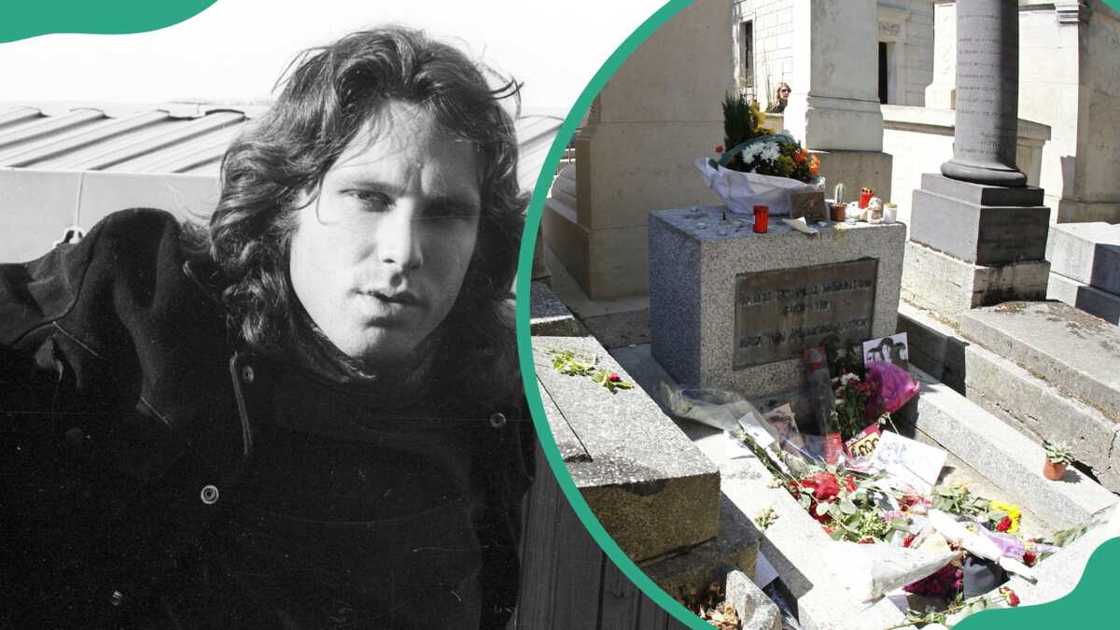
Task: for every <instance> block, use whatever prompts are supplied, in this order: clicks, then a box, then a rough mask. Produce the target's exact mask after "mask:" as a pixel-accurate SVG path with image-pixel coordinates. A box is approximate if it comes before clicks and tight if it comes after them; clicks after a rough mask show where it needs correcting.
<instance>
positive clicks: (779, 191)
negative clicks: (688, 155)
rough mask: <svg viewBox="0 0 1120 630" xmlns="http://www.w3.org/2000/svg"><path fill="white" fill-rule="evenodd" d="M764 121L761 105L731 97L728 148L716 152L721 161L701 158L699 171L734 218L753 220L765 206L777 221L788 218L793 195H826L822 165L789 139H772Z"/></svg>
mask: <svg viewBox="0 0 1120 630" xmlns="http://www.w3.org/2000/svg"><path fill="white" fill-rule="evenodd" d="M761 118H762V114H761V112H760V111H759V109H758V105H757V104H756V103H748V102H747V100H746V98H744V97H743V96H741V95H736V96H731V95H728V96H726V97H725V98H724V101H723V129H724V139H723V142H724V143H723V144H722V145H719V146H717V147H716V153H717V154H718V157H716V158H700V159H698V160H696V168H697V169H698V170H699V171H700V174H701V175H702V176H703V177H704V180H705V181H706V182H707V183H708V187H709V188H711V189H712V191H713V192H715V193H716V194H717V195H719V196H720V198H721V199H723V201H724V203H725V204H727V207H728V208H729V209H730V210H731V211H732V212H738V213H744V214H750V213H751V212H752V208H751V207H752V206H753V205H755V204H764V205H766V206H768V207H769V208H770V214H772V215H788V214H789V212H790V203H789V193H791V192H804V191H813V190H822V186H823V183H822V182H820V181H819V180H818V178H817V172H818V170H819V168H820V162H819V161H818V160H817V158H816V156H811V155H809V152H808V151H806V150H805V149H804V148H803V147H802V146H801V144H800V143H799V142H798V141H797V140H795V139H793V137H792V136H790V135H789V134H788V133H785V132H781V133H776V134H770V133H768V132H767V131H766V130H765V129H763V128H762V127H761V126H760V121H761ZM725 147H727V148H726V150H725Z"/></svg>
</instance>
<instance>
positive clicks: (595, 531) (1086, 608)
mask: <svg viewBox="0 0 1120 630" xmlns="http://www.w3.org/2000/svg"><path fill="white" fill-rule="evenodd" d="M1104 1H1105V4H1106V5H1108V6H1109V7H1110V8H1112V9H1114V10H1118V11H1120V0H1104ZM688 4H689V0H671V1H670V2H668V3H667V4H666V5H665V6H663V7H662V8H661V9H659V10H658V11H657V12H656V13H654V14H653V15H652V16H651V17H650V18H649V19H648V20H646V21H645V22H644V23H642V25H641V26H639V27H638V29H637V30H636V31H634V33H632V34H631V35H630V36H629V37H628V38H627V39H626V40H625V41H624V42H623V43H622V44H621V45H620V46H619V47H618V48H617V49H616V50H615V51H614V53H612V54H611V56H610V57H609V58H607V61H606V63H604V64H603V66H602V67H601V68H600V69H599V71H598V72H596V73H595V76H594V77H592V79H591V82H590V83H589V84H588V85H587V87H586V88H584V90H583V92H582V93H581V94H580V96H579V98H578V99H577V100H576V103H575V105H574V106H573V107H572V109H571V110H570V111H569V113H568V116H567V118H565V120H564V123H563V125H561V127H560V130H559V132H558V133H557V136H556V139H555V141H554V142H553V144H552V147H551V149H550V150H549V152H548V157H547V159H545V162H544V165H543V167H542V168H541V177H540V178H539V179H538V180H537V184H536V187H535V188H534V190H533V198H532V201H531V202H530V204H529V210H528V217H527V221H526V225H525V232H524V234H523V236H522V241H521V252H520V256H519V259H518V262H519V264H518V274H517V278H518V279H517V295H519V296H522V299H519V300H518V301H517V315H516V317H517V346H518V352H519V353H520V361H521V376H522V379H523V381H524V383H525V396H526V398H527V399H528V401H529V406H530V408H531V410H532V415H533V422H534V425H535V426H536V429H537V435H538V436H539V438H540V443H541V449H542V450H543V451H544V454H545V457H546V459H547V460H548V464H549V467H550V468H551V469H552V472H553V474H554V475H555V476H556V479H557V481H558V483H559V485H560V488H561V490H562V491H563V493H564V496H565V497H567V499H568V502H569V503H570V504H571V505H572V508H573V509H574V510H575V513H576V515H577V516H578V517H579V519H580V522H582V523H583V525H584V527H586V528H587V531H588V532H590V534H591V536H592V538H594V539H595V542H596V543H598V544H599V546H600V547H601V548H602V549H603V551H604V552H605V553H606V555H607V556H608V557H609V558H610V559H611V561H612V562H614V563H615V565H616V566H618V568H619V569H620V570H621V571H622V573H623V574H624V575H626V577H627V578H628V579H630V581H632V582H633V583H634V584H635V585H637V586H638V588H639V589H641V591H642V592H643V593H644V594H645V595H646V596H647V597H649V598H650V599H651V600H652V601H654V602H655V603H657V604H658V605H659V606H661V607H662V608H664V609H665V610H666V611H668V612H669V613H670V614H672V615H673V617H675V618H676V619H677V620H678V621H680V622H681V623H683V624H685V625H686V626H688V627H690V628H696V629H698V630H704V629H707V630H710V629H711V626H709V625H708V624H706V623H705V622H704V621H702V620H701V619H700V618H699V617H697V616H696V615H694V614H693V613H692V612H691V611H689V610H688V609H687V608H686V607H684V606H683V605H682V604H681V603H680V602H678V601H676V600H675V599H673V598H672V597H671V596H669V594H668V593H666V592H665V591H664V590H662V589H661V588H660V587H659V586H658V585H657V584H656V583H654V582H653V580H651V579H650V578H649V577H648V576H646V574H645V573H643V572H642V570H641V569H640V568H639V567H638V566H637V565H636V564H635V563H634V562H633V561H632V560H630V558H629V557H627V556H626V553H625V552H623V551H622V549H621V548H620V547H619V546H618V544H617V543H615V541H614V540H613V539H612V538H611V537H610V535H609V534H608V533H607V532H606V530H605V529H604V528H603V526H602V524H601V523H600V522H599V519H598V518H596V517H595V514H594V513H593V512H592V511H591V508H590V507H589V506H588V505H587V502H586V501H584V499H583V496H582V495H580V493H579V490H578V489H577V488H576V486H575V483H574V482H573V481H572V478H571V476H570V475H569V474H568V470H567V467H566V466H565V465H564V461H563V458H562V456H561V455H560V450H559V448H558V447H557V446H556V441H555V440H554V439H553V437H552V432H551V430H550V429H549V427H548V421H547V419H546V416H545V412H544V406H543V404H542V402H541V397H540V391H539V390H538V389H537V386H536V372H535V370H534V368H533V361H532V354H533V353H532V337H531V334H530V324H529V311H530V304H529V300H527V299H525V296H528V295H529V291H530V286H529V285H530V282H531V277H532V268H533V250H534V248H535V246H536V241H537V234H538V231H539V227H540V223H541V216H542V212H543V209H544V204H545V200H546V198H547V196H548V189H549V187H550V186H551V177H549V176H548V174H551V173H555V172H556V169H557V167H558V165H559V163H560V156H561V154H562V153H563V151H564V148H565V147H566V146H567V145H568V142H569V141H570V140H571V137H572V134H573V133H574V132H575V130H576V127H577V126H578V124H579V121H580V120H581V119H582V118H583V116H584V115H585V114H586V113H587V111H588V109H589V108H590V106H591V102H592V100H593V99H594V98H595V96H596V95H597V94H598V93H599V92H600V90H602V88H603V86H604V85H606V83H607V81H608V80H609V79H610V78H611V76H613V75H614V73H615V72H616V71H617V70H618V68H619V67H620V66H621V65H622V64H623V63H624V62H625V61H626V59H627V57H629V56H630V54H631V53H632V52H633V51H634V50H635V49H637V47H638V46H639V45H640V44H641V43H642V42H644V41H645V40H646V39H648V38H649V36H650V35H651V34H652V33H653V32H654V31H656V30H657V29H658V28H659V27H660V26H661V25H662V24H664V23H665V22H666V21H668V20H669V19H671V18H672V17H673V16H674V15H675V14H676V13H678V12H679V11H680V10H681V9H683V8H685V7H686V6H688ZM1118 566H1120V539H1113V540H1110V541H1108V542H1107V543H1105V544H1104V545H1102V546H1101V547H1100V548H1098V549H1097V550H1096V552H1095V553H1094V554H1093V555H1092V558H1091V559H1090V560H1089V564H1088V566H1087V567H1086V570H1085V575H1084V577H1083V579H1082V580H1081V582H1080V583H1079V584H1078V586H1077V588H1076V589H1075V590H1074V592H1072V593H1070V594H1069V595H1067V596H1066V597H1064V598H1062V599H1060V600H1058V601H1056V602H1051V603H1049V604H1043V605H1039V606H1025V607H1023V608H1015V609H998V610H988V611H983V612H981V613H978V614H976V615H973V616H972V617H969V618H968V619H966V620H964V621H962V622H961V623H960V624H957V626H956V628H960V629H961V630H998V629H1007V630H1032V629H1035V628H1038V629H1043V628H1045V629H1047V630H1052V629H1053V628H1060V627H1068V628H1097V627H1108V626H1110V625H1111V624H1113V623H1115V622H1112V621H1102V620H1110V619H1111V618H1112V617H1113V616H1115V613H1114V612H1110V611H1109V610H1107V608H1108V607H1109V604H1110V603H1111V599H1112V597H1111V596H1112V592H1111V591H1114V590H1115V586H1114V585H1115V583H1116V579H1115V578H1116V577H1117V570H1116V569H1115V567H1118Z"/></svg>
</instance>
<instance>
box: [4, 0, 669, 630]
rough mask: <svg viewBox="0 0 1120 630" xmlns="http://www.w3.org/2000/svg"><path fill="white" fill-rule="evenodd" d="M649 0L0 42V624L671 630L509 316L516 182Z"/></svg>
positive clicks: (355, 8) (324, 15)
mask: <svg viewBox="0 0 1120 630" xmlns="http://www.w3.org/2000/svg"><path fill="white" fill-rule="evenodd" d="M71 4H72V3H71ZM117 4H120V3H117ZM132 4H137V3H132ZM139 4H144V3H139ZM149 4H151V3H149ZM156 4H158V5H159V7H158V9H163V10H170V5H172V4H174V3H173V2H165V3H156ZM194 4H200V3H197V2H196V3H194ZM201 4H211V3H201ZM637 4H641V3H631V5H630V6H625V7H614V6H609V7H606V6H601V7H598V8H597V9H596V10H597V12H598V13H597V14H598V15H600V16H601V17H602V18H603V21H602V22H601V23H599V24H594V25H588V24H581V22H582V20H581V17H580V16H581V15H582V14H583V13H584V12H586V11H589V10H591V9H592V8H594V7H593V6H592V4H591V3H589V2H586V1H583V0H576V1H574V2H569V3H565V6H564V7H562V8H560V7H544V6H543V5H542V6H540V7H536V6H535V7H527V6H525V5H524V4H521V3H516V2H510V1H506V2H500V3H499V2H491V3H485V4H482V5H477V6H476V5H470V6H468V5H465V4H462V3H455V2H446V1H443V2H440V1H437V2H429V3H425V4H424V5H423V7H422V8H418V7H417V5H413V4H409V3H404V2H397V3H378V4H377V6H376V9H374V8H371V5H370V4H369V3H358V2H335V1H332V0H326V1H323V2H316V3H312V4H299V3H288V4H277V3H268V2H263V1H259V0H241V1H238V2H232V1H229V2H227V1H225V0H222V1H220V2H217V3H214V6H212V7H211V8H209V9H208V10H206V11H203V12H202V13H201V14H199V15H197V16H196V17H195V18H192V19H190V20H187V21H185V22H182V23H180V24H176V25H174V26H170V27H168V28H166V29H163V30H160V31H158V32H142V33H132V34H121V35H114V36H94V35H80V34H74V35H69V34H58V35H53V36H48V37H42V38H31V39H26V40H20V41H5V43H2V44H0V77H2V79H3V83H4V86H5V95H6V96H5V101H6V102H4V103H0V261H2V262H0V448H2V455H3V457H2V461H3V463H2V465H0V496H2V497H3V499H2V501H0V503H2V507H0V512H2V513H0V531H2V532H3V536H2V537H0V575H2V578H3V579H2V581H3V584H4V589H3V592H2V593H0V626H2V627H4V628H56V627H57V628H71V627H74V628H77V627H83V628H84V627H92V628H103V627H105V628H109V627H111V628H221V627H231V628H242V627H246V628H426V629H427V628H461V629H472V628H475V629H477V628H484V629H488V630H489V629H493V628H507V629H514V628H526V629H528V628H532V629H533V630H538V629H542V628H544V629H547V628H565V629H566V628H586V627H599V626H604V627H606V626H610V627H619V628H626V627H628V626H626V625H625V624H624V623H623V622H624V621H625V620H626V619H627V618H629V619H630V621H631V625H630V626H629V627H633V628H635V630H636V629H637V628H638V627H639V626H638V623H637V618H638V615H639V614H640V615H641V618H642V619H643V620H644V622H645V623H647V624H651V625H652V624H658V626H657V627H661V628H664V627H667V625H668V623H669V620H670V618H669V615H668V614H667V613H666V612H665V611H663V610H660V609H659V608H658V607H657V606H656V604H654V603H652V602H651V600H649V599H648V598H647V597H645V596H644V595H643V594H642V593H640V592H639V591H638V590H637V588H636V587H635V586H634V585H633V584H631V583H630V582H628V581H627V580H626V579H625V578H623V577H621V576H620V575H619V574H618V573H617V571H615V572H614V573H612V572H611V568H612V567H610V566H607V565H609V563H605V562H603V559H602V557H601V555H598V554H599V551H598V548H597V546H596V545H595V542H594V541H593V540H592V539H591V537H590V536H589V534H588V533H587V532H586V530H585V529H584V528H583V527H582V525H581V524H580V522H579V520H578V518H577V517H576V515H575V513H574V512H573V510H572V509H571V507H570V506H569V504H568V503H567V502H566V501H565V500H564V499H563V497H562V495H560V492H559V487H558V484H557V482H556V480H555V478H554V477H553V476H552V473H551V471H550V470H549V468H548V466H547V464H546V463H545V462H544V461H543V458H541V457H540V456H539V455H537V454H536V450H537V449H538V448H539V447H538V443H537V440H536V435H535V432H534V431H533V425H532V422H531V418H530V417H529V414H528V408H527V405H526V401H525V396H524V388H523V385H522V383H521V379H520V373H519V368H518V364H517V359H518V357H517V351H516V338H515V327H514V316H513V314H514V309H515V304H514V298H515V296H514V294H513V289H514V279H515V274H516V261H517V255H518V248H519V245H520V238H521V234H522V230H523V225H524V213H525V210H526V206H527V203H528V200H529V195H528V191H531V190H532V188H533V186H534V184H535V181H536V178H537V175H538V173H539V172H540V169H541V166H542V163H543V161H544V158H545V155H546V154H547V152H548V150H549V147H550V146H551V144H552V141H553V138H554V136H555V134H556V131H557V128H558V127H559V126H560V124H561V122H562V117H563V114H564V112H565V111H567V108H568V107H570V103H571V102H574V101H575V99H576V97H577V95H578V94H579V91H580V90H581V89H582V87H583V85H584V84H585V83H586V81H587V78H588V77H589V76H591V75H592V73H593V72H594V71H595V69H596V68H598V67H599V66H600V65H601V64H602V62H603V59H605V58H606V56H607V55H608V54H609V53H610V52H611V50H613V48H614V46H615V45H617V42H619V41H622V40H623V39H624V37H625V36H626V35H627V34H628V33H629V32H630V31H631V30H632V29H633V28H634V27H635V26H636V25H638V24H639V23H640V22H641V20H643V19H644V18H645V17H647V15H648V12H649V11H652V10H654V9H656V5H655V4H654V3H648V2H647V3H645V4H646V7H645V10H642V8H641V7H639V6H637ZM147 8H149V9H151V10H152V11H156V10H158V9H157V8H155V6H154V5H153V6H152V7H147ZM6 9H8V7H6ZM56 9H57V7H56ZM137 10H140V7H139V6H137ZM33 13H34V11H32V10H31V8H30V7H27V8H26V11H25V10H24V8H20V9H9V10H5V11H4V17H3V18H0V35H4V36H7V35H10V34H11V32H10V30H9V29H17V30H18V26H19V25H17V24H15V23H14V22H16V21H18V19H19V18H20V17H21V16H29V15H32V14H33ZM47 17H48V18H49V17H50V16H49V15H48V16H47ZM64 17H66V18H73V17H74V16H73V15H71V14H69V13H67V15H65V16H64ZM102 17H106V18H108V16H102ZM265 18H267V20H266V21H267V28H261V26H262V24H264V23H265V22H262V20H265ZM386 22H397V23H398V24H397V25H387V24H386ZM135 23H136V22H130V21H125V22H122V27H123V28H124V29H125V30H128V28H129V25H130V24H135ZM545 23H547V24H549V26H550V27H552V28H555V29H556V30H555V31H553V32H546V30H542V29H541V28H540V25H541V24H545ZM98 24H99V25H100V26H99V27H98V28H102V27H104V24H105V22H99V23H98ZM25 26H27V27H28V28H30V29H32V30H33V31H34V29H35V28H38V27H41V26H42V24H38V23H37V24H34V25H25ZM65 28H66V30H70V29H74V28H76V24H75V22H74V21H73V20H72V19H68V21H66V24H65ZM576 29H579V30H580V31H581V32H583V33H585V34H586V35H587V36H588V37H589V38H590V40H591V41H589V42H587V43H586V44H585V45H584V46H582V47H581V50H580V51H570V52H569V53H568V54H566V55H565V57H564V60H563V63H562V64H558V63H557V62H556V60H555V59H552V58H545V57H536V58H532V57H531V56H529V55H523V54H521V53H522V51H528V50H533V49H536V48H537V47H538V46H543V47H545V48H547V49H556V50H559V49H562V48H563V47H565V41H566V39H567V37H568V34H569V33H571V32H572V31H573V30H576ZM95 30H96V29H95ZM250 35H251V36H250ZM0 41H4V40H3V38H2V37H0ZM301 50H303V51H305V52H300V51H301ZM278 77H279V80H278ZM277 81H278V82H277ZM274 82H276V83H275V84H274ZM21 261H30V262H21ZM581 552H582V555H581ZM598 580H601V582H599V581H598ZM604 591H607V592H609V593H610V596H611V597H614V598H616V600H617V603H616V604H615V606H613V607H612V606H611V605H609V604H608V605H605V606H604V607H603V608H599V607H598V606H587V605H583V604H582V603H581V601H582V600H581V598H585V597H590V598H592V601H594V602H599V601H601V600H602V596H601V593H602V592H604ZM601 615H606V616H608V617H610V618H611V620H613V621H615V622H618V623H617V624H613V625H612V624H611V623H610V622H601V621H600V616H601Z"/></svg>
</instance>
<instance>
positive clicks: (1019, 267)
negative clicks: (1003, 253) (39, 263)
mask: <svg viewBox="0 0 1120 630" xmlns="http://www.w3.org/2000/svg"><path fill="white" fill-rule="evenodd" d="M1049 276H1050V263H1048V262H1046V261H1045V260H1034V261H1026V262H1020V263H1013V264H1007V265H995V266H987V265H976V264H973V263H969V262H965V261H963V260H961V259H959V258H955V257H953V256H950V255H948V254H943V253H941V252H939V251H937V250H935V249H932V248H930V247H927V246H925V245H922V244H920V243H915V242H914V241H910V242H907V243H906V267H905V268H904V269H903V272H902V299H904V300H906V301H907V302H910V303H911V304H913V305H915V306H917V307H919V308H924V309H926V310H930V311H933V312H935V313H937V315H938V316H939V317H941V318H942V319H944V320H946V321H949V322H952V323H954V324H955V323H957V322H958V321H959V320H960V318H961V316H962V315H963V314H964V313H965V312H967V311H968V310H969V309H972V308H976V307H978V306H990V305H993V304H999V303H1000V302H1006V301H1009V300H1044V299H1046V284H1047V281H1048V280H1049Z"/></svg>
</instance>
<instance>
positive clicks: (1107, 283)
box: [1046, 222, 1120, 294]
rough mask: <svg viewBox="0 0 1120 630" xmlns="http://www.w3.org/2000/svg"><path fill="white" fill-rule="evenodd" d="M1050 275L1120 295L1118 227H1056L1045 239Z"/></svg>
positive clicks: (1096, 225)
mask: <svg viewBox="0 0 1120 630" xmlns="http://www.w3.org/2000/svg"><path fill="white" fill-rule="evenodd" d="M1046 259H1047V260H1049V261H1050V271H1052V272H1054V273H1058V274H1061V275H1063V276H1065V277H1067V278H1070V279H1072V280H1076V281H1077V282H1080V283H1081V284H1087V285H1089V286H1092V287H1095V288H1097V289H1101V290H1103V291H1106V292H1109V293H1114V294H1120V225H1111V224H1108V223H1100V222H1097V223H1058V224H1057V225H1053V226H1050V234H1049V237H1048V238H1047V239H1046Z"/></svg>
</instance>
